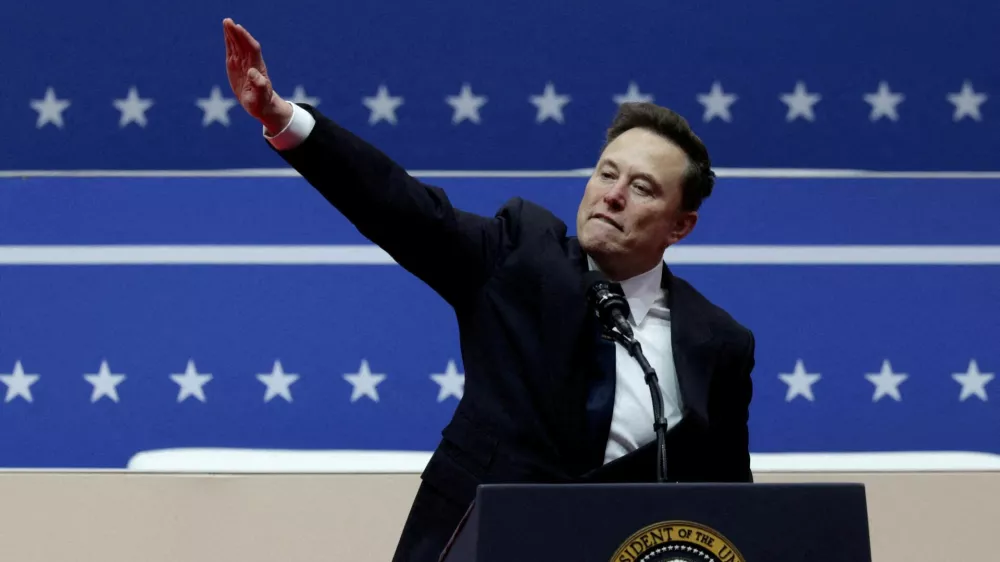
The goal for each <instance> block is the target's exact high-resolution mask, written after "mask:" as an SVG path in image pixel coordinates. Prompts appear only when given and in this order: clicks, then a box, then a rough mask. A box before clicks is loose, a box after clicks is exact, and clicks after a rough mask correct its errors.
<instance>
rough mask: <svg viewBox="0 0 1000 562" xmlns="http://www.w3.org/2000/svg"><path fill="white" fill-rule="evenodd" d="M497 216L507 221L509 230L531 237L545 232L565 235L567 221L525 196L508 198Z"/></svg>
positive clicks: (560, 235)
mask: <svg viewBox="0 0 1000 562" xmlns="http://www.w3.org/2000/svg"><path fill="white" fill-rule="evenodd" d="M496 217H497V218H499V219H501V220H504V221H507V223H508V226H507V230H508V231H510V232H512V233H516V234H520V235H521V236H518V238H522V237H524V236H527V237H529V238H530V237H531V236H532V235H537V234H541V233H545V232H551V233H553V234H556V235H557V236H559V237H562V236H565V235H566V231H567V226H566V223H565V222H563V220H562V219H560V218H559V217H557V216H556V215H555V213H553V212H552V211H550V210H549V209H547V208H545V207H543V206H541V205H539V204H537V203H535V202H533V201H530V200H528V199H524V198H523V197H512V198H510V199H508V200H507V201H506V202H505V203H504V204H503V205H502V206H501V207H500V208H499V209H498V210H497V212H496Z"/></svg>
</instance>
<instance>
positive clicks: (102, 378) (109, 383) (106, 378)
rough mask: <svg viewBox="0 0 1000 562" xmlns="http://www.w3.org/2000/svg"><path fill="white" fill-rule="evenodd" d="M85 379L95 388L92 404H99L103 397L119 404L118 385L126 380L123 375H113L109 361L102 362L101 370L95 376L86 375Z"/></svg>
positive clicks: (92, 393) (91, 399)
mask: <svg viewBox="0 0 1000 562" xmlns="http://www.w3.org/2000/svg"><path fill="white" fill-rule="evenodd" d="M83 378H84V379H85V380H86V381H87V382H89V383H90V384H91V385H92V386H93V387H94V389H93V392H91V393H90V403H91V404H93V403H94V402H97V401H98V400H100V399H101V398H102V397H104V396H107V397H108V398H110V399H111V400H113V401H114V402H118V385H119V384H121V382H122V381H123V380H125V375H123V374H112V373H111V369H110V368H108V362H107V360H104V361H101V368H100V369H98V371H97V373H95V374H85V375H83Z"/></svg>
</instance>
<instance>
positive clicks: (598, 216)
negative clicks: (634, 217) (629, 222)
mask: <svg viewBox="0 0 1000 562" xmlns="http://www.w3.org/2000/svg"><path fill="white" fill-rule="evenodd" d="M594 218H595V219H598V220H601V221H604V222H606V223H608V224H610V225H611V226H613V227H615V228H617V229H618V230H622V225H620V224H618V222H617V221H615V220H614V219H612V218H611V217H609V216H608V215H605V214H602V213H597V214H595V215H594Z"/></svg>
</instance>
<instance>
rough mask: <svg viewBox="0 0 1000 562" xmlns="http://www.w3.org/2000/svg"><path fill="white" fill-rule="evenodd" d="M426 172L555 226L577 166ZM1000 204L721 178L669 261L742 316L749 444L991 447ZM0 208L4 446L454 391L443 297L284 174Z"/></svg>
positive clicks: (432, 424)
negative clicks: (750, 365)
mask: <svg viewBox="0 0 1000 562" xmlns="http://www.w3.org/2000/svg"><path fill="white" fill-rule="evenodd" d="M425 180H426V181H428V182H432V183H434V184H436V185H440V186H442V187H444V188H445V189H446V190H447V193H448V194H449V196H450V197H451V200H452V201H453V202H454V204H455V205H457V206H459V207H461V208H464V209H467V210H470V211H474V212H479V213H483V214H487V215H489V214H492V213H493V212H494V211H495V210H496V209H497V207H499V206H500V205H502V204H503V202H504V201H507V200H508V199H510V198H511V197H515V196H521V197H526V198H528V199H531V200H532V201H535V202H537V203H539V204H542V205H544V206H547V207H549V208H550V209H552V211H553V212H554V213H556V214H557V215H558V216H559V217H561V218H562V219H564V220H566V221H568V222H569V224H570V232H571V233H572V232H575V228H574V227H573V219H574V216H575V212H576V206H577V202H578V200H579V196H580V194H581V190H582V188H583V184H584V182H585V178H583V177H544V178H484V177H467V178H461V177H448V178H445V177H434V178H425ZM343 188H344V189H352V188H355V187H354V186H349V185H345V186H343ZM998 206H1000V181H998V180H984V179H979V180H973V179H912V178H911V179H906V178H899V179H886V178H882V179H875V178H853V179H774V178H768V179H764V178H758V179H753V178H736V177H733V178H723V179H721V180H720V182H719V186H718V191H717V193H716V194H715V195H714V196H713V197H712V198H711V199H709V200H708V201H707V202H706V204H705V206H704V208H703V211H702V220H701V222H700V224H699V225H698V228H697V229H696V231H695V233H694V234H693V235H692V236H691V237H690V239H689V240H688V241H686V242H684V243H683V244H681V245H680V246H678V247H677V248H674V249H671V250H669V251H668V252H667V260H668V262H669V263H670V264H671V267H672V268H673V269H674V271H675V272H676V273H677V274H679V275H681V276H683V277H685V278H687V279H688V280H690V281H691V282H692V283H694V285H695V286H696V287H697V288H699V289H700V290H701V291H703V292H704V293H705V294H706V295H707V296H708V297H709V298H710V299H712V300H714V301H715V302H717V303H718V304H720V305H722V306H723V307H725V308H726V309H727V310H728V311H730V312H731V313H732V314H733V316H734V317H735V318H736V319H737V320H739V321H740V322H742V323H743V324H744V325H746V326H748V327H749V328H751V329H752V330H753V332H754V334H755V336H756V339H757V366H756V369H755V370H754V401H753V406H752V409H751V418H750V420H751V421H750V424H751V447H752V449H753V450H754V451H755V452H783V451H791V452H809V451H833V452H836V451H899V450H914V451H942V450H968V451H985V452H994V453H1000V437H998V436H1000V431H998V430H1000V409H998V408H997V405H996V403H997V396H998V393H1000V382H996V381H992V382H991V380H992V378H993V377H994V374H995V373H996V372H997V371H998V370H1000V351H998V347H997V345H996V344H997V334H998V333H1000V319H998V314H997V313H998V311H1000V307H998V303H1000V222H998V221H997V220H996V219H995V209H997V208H998ZM0 224H2V225H3V227H2V228H0V381H2V383H3V384H0V391H3V392H4V394H3V397H4V399H3V400H2V401H0V432H2V433H3V435H4V442H5V445H4V447H3V448H2V451H0V466H4V467H123V466H125V464H126V463H127V461H128V459H129V458H130V457H131V456H132V455H134V454H135V453H137V452H139V451H142V450H150V449H159V448H168V447H244V448H290V449H305V450H322V449H345V448H349V449H364V450H396V449H404V450H429V449H432V448H433V447H434V446H435V445H436V443H437V440H438V439H439V436H440V430H441V428H442V427H443V426H444V425H445V424H446V423H447V421H448V419H449V417H450V415H451V413H452V412H453V410H454V407H455V404H456V401H457V399H458V398H459V397H460V396H461V393H462V388H463V386H462V385H463V382H464V366H463V363H462V358H461V354H460V349H459V346H458V341H457V330H456V324H455V320H454V315H453V313H452V312H451V310H450V309H449V308H448V307H447V306H446V305H445V303H444V302H443V301H441V300H440V298H439V297H438V296H437V295H436V294H435V293H434V292H432V291H431V290H430V289H429V288H428V287H426V286H425V285H423V284H422V283H421V282H420V281H418V280H417V279H415V278H414V277H413V276H411V275H410V274H409V273H408V272H406V271H405V270H403V269H402V268H401V267H399V266H398V265H395V264H394V263H393V262H392V261H391V260H390V259H388V257H387V256H386V255H385V254H384V252H382V251H381V250H380V249H378V248H377V247H374V246H373V245H371V244H370V243H369V242H368V241H366V240H365V239H364V238H363V237H361V236H360V235H359V234H358V233H357V231H356V230H355V229H354V227H353V226H352V225H351V224H350V223H349V222H348V221H347V220H346V219H345V218H344V217H342V216H341V215H340V214H339V213H338V212H337V211H336V210H335V209H334V208H332V207H331V206H330V205H329V204H328V203H327V202H326V201H325V200H324V199H323V198H322V197H321V196H320V195H319V194H318V193H316V192H315V191H314V190H313V188H312V187H311V186H309V185H308V184H307V183H306V182H305V181H304V180H303V179H301V178H299V177H297V176H293V177H213V178H205V177H189V178H178V177H175V178H134V177H133V178H127V177H92V178H62V177H37V178H7V179H4V180H2V181H0ZM401 234H402V235H406V233H401ZM429 251H434V249H433V248H430V249H429ZM990 394H992V395H993V396H992V397H991V396H990ZM989 398H992V400H989Z"/></svg>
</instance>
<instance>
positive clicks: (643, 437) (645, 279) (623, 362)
mask: <svg viewBox="0 0 1000 562" xmlns="http://www.w3.org/2000/svg"><path fill="white" fill-rule="evenodd" d="M587 260H588V263H589V264H590V269H592V270H596V269H598V267H597V264H595V263H594V260H593V259H591V258H590V257H588V258H587ZM662 275H663V266H662V264H657V265H656V267H654V268H653V269H651V270H649V271H647V272H645V273H641V274H639V275H636V276H635V277H633V278H631V279H627V280H625V281H622V282H621V287H622V290H623V291H624V293H625V299H626V300H627V301H628V306H629V312H630V314H629V318H628V321H629V324H631V326H632V332H633V334H634V336H635V339H636V340H638V341H639V345H640V346H642V354H643V355H645V356H646V360H647V361H649V365H650V366H651V367H652V368H653V370H654V371H656V379H657V382H658V383H659V386H660V392H661V393H662V394H663V415H664V417H666V418H667V428H668V429H669V428H671V427H673V426H675V425H677V424H678V423H680V421H681V418H682V417H683V415H684V407H683V403H682V401H681V392H680V386H679V384H678V382H677V370H676V369H675V367H674V355H673V346H672V345H671V340H670V309H668V308H667V295H666V293H665V292H664V290H663V289H662V288H661V287H660V279H661V277H662ZM615 372H616V382H615V405H614V410H613V412H612V414H611V432H610V433H609V434H608V444H607V447H606V448H605V449H604V462H605V463H608V462H611V461H613V460H615V459H617V458H618V457H620V456H622V455H624V454H626V453H630V452H632V451H634V450H636V449H638V448H639V447H642V446H643V445H645V444H646V443H649V442H650V441H653V440H654V439H656V431H655V429H654V428H653V400H652V396H651V395H650V393H649V385H647V384H646V377H645V375H644V374H643V372H642V369H641V368H639V363H638V362H636V360H635V359H633V358H632V356H631V355H629V353H628V350H627V349H625V347H624V346H623V345H622V344H620V343H618V342H615Z"/></svg>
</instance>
